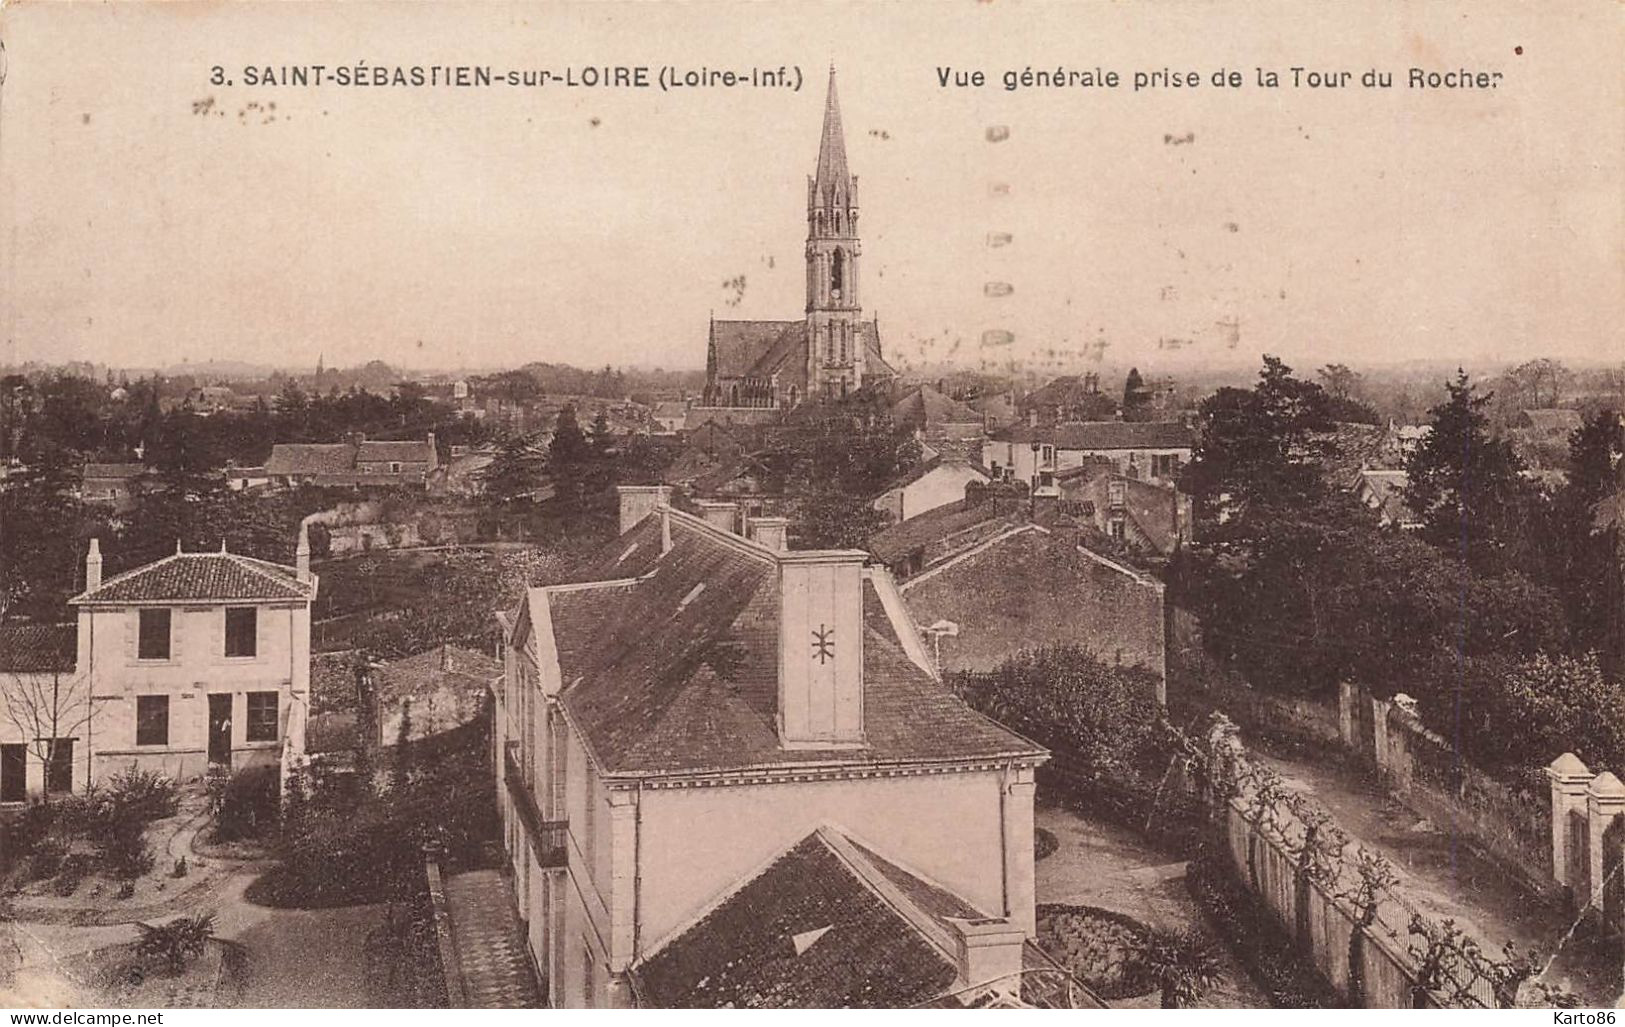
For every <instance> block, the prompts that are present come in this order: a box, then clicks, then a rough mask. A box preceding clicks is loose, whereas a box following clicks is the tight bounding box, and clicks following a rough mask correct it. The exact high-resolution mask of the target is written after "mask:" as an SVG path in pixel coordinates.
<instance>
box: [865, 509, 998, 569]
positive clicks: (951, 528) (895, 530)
mask: <svg viewBox="0 0 1625 1027" xmlns="http://www.w3.org/2000/svg"><path fill="white" fill-rule="evenodd" d="M1015 506H1016V505H1015V504H1013V503H1011V502H1010V501H1002V502H998V503H994V502H982V503H976V504H967V503H966V502H965V501H963V500H961V501H960V502H958V503H949V504H948V505H947V506H939V507H937V508H936V509H935V510H927V511H926V512H925V513H922V514H918V515H916V516H914V517H910V518H907V519H906V520H902V521H898V522H897V523H896V524H893V525H891V526H889V527H886V528H883V529H881V530H880V531H878V532H876V533H875V534H874V535H872V536H871V537H870V538H869V546H868V548H869V552H871V553H873V554H875V556H877V557H879V558H880V559H881V561H883V562H885V563H892V562H894V561H896V560H900V559H902V558H903V557H905V556H907V555H908V554H910V553H912V552H914V550H916V549H919V548H921V547H922V546H928V545H931V544H933V543H936V542H942V541H945V540H946V539H948V538H949V537H951V536H953V535H956V534H958V533H959V532H961V531H965V530H967V529H969V528H974V527H976V526H977V525H980V524H983V523H986V522H988V521H993V520H999V519H1003V520H1008V521H1009V522H1010V523H1011V524H1014V523H1015V522H1016V519H1017V510H1016V508H1015Z"/></svg>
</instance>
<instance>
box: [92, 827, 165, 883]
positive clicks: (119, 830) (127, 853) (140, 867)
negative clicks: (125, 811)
mask: <svg viewBox="0 0 1625 1027" xmlns="http://www.w3.org/2000/svg"><path fill="white" fill-rule="evenodd" d="M102 861H103V862H104V863H105V864H106V866H107V870H108V872H109V873H110V874H112V875H113V876H114V877H117V878H120V879H122V880H124V881H126V882H130V881H133V880H135V879H136V878H137V877H140V876H141V875H142V874H145V873H146V872H147V871H149V870H151V869H152V866H153V863H154V862H155V861H154V858H153V855H152V846H151V845H149V844H148V843H147V839H146V824H144V823H142V822H141V821H140V820H138V819H136V818H135V817H133V816H126V817H123V818H121V819H119V820H115V821H113V822H112V824H111V827H110V830H109V831H108V833H107V836H106V838H105V839H104V840H103V841H102ZM132 894H133V891H132Z"/></svg>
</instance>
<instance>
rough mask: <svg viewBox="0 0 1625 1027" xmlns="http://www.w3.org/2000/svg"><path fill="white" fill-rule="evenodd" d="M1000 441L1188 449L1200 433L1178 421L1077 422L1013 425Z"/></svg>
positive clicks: (1066, 446)
mask: <svg viewBox="0 0 1625 1027" xmlns="http://www.w3.org/2000/svg"><path fill="white" fill-rule="evenodd" d="M993 437H994V438H995V439H997V440H999V441H1000V442H1032V441H1034V440H1036V441H1038V442H1041V443H1046V444H1048V445H1052V446H1055V447H1056V448H1058V449H1084V450H1095V449H1181V448H1184V449H1188V448H1190V447H1191V446H1194V445H1195V444H1196V433H1195V432H1193V431H1192V430H1191V429H1189V428H1187V427H1186V426H1185V425H1183V424H1180V423H1178V422H1177V421H1077V422H1073V423H1071V424H1056V425H1039V426H1038V427H1036V428H1035V427H1032V426H1029V425H1025V424H1018V425H1013V426H1012V427H1009V428H1006V429H1005V430H1004V431H1001V432H998V433H996V434H995V435H994V436H993Z"/></svg>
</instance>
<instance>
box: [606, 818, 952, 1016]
mask: <svg viewBox="0 0 1625 1027" xmlns="http://www.w3.org/2000/svg"><path fill="white" fill-rule="evenodd" d="M921 900H924V901H923V902H922V901H921ZM982 915H983V914H982V913H980V912H978V911H977V910H975V909H973V908H972V907H970V906H969V905H967V904H966V903H965V902H964V901H963V900H961V899H959V898H958V897H957V896H955V895H953V894H952V893H949V892H947V891H944V890H943V889H941V888H938V887H937V886H936V885H933V884H931V883H929V882H927V881H923V880H921V879H920V878H918V877H915V876H914V875H912V874H910V873H908V872H907V871H905V870H903V869H901V868H899V867H897V866H895V865H893V864H891V863H888V862H887V861H886V860H884V859H882V858H881V857H879V856H877V855H875V854H874V853H873V852H870V851H869V850H867V849H864V848H863V847H862V846H860V845H858V844H857V843H855V842H853V841H852V840H851V839H849V838H847V837H846V836H844V835H842V834H840V833H839V832H836V831H834V830H833V829H830V828H821V829H819V830H818V831H815V832H814V833H812V834H809V835H808V836H807V837H805V838H803V839H802V840H801V841H799V842H797V843H796V844H795V845H794V846H792V847H791V848H790V849H789V850H788V851H787V852H785V853H783V854H782V855H781V856H779V858H778V859H777V860H775V861H774V862H773V864H772V865H771V866H769V867H768V868H767V869H766V870H764V871H762V872H761V873H760V874H759V875H757V876H756V877H755V878H753V879H751V880H750V881H748V882H746V883H745V884H744V886H743V887H741V888H740V889H739V890H738V891H736V892H734V893H733V894H732V895H730V896H728V897H727V898H726V899H725V900H724V901H723V902H722V903H721V904H720V905H718V906H717V907H716V908H715V909H713V910H712V911H711V912H710V913H709V914H707V915H706V916H705V917H704V918H703V919H701V920H700V921H699V922H698V923H697V924H695V925H694V926H692V927H690V928H689V929H688V930H687V931H686V932H684V933H683V934H682V935H680V936H678V937H677V938H676V939H674V940H673V941H671V942H670V943H668V944H667V945H666V946H665V947H663V948H661V949H660V950H659V951H658V952H656V953H655V954H654V956H653V957H651V958H650V959H649V960H647V961H646V962H645V963H643V964H642V965H641V966H639V967H638V968H637V969H636V970H635V971H634V973H635V974H636V977H637V984H638V991H639V995H640V997H641V998H642V999H643V1001H644V1003H645V1004H646V1005H649V1006H653V1007H659V1008H729V1007H731V1008H749V1009H763V1008H778V1009H784V1008H812V1009H841V1008H899V1007H906V1006H914V1005H919V1004H922V1003H926V1002H930V1001H932V1000H934V999H938V998H940V997H941V996H943V995H945V994H946V993H948V992H949V991H950V990H951V989H952V986H953V983H954V980H955V977H956V967H955V962H954V956H953V952H952V949H951V948H945V945H944V942H945V940H946V941H947V943H948V944H949V945H951V944H952V942H951V939H952V934H951V933H950V931H951V928H949V927H948V925H947V924H946V923H943V922H942V920H941V919H940V918H941V917H942V916H963V917H979V916H982Z"/></svg>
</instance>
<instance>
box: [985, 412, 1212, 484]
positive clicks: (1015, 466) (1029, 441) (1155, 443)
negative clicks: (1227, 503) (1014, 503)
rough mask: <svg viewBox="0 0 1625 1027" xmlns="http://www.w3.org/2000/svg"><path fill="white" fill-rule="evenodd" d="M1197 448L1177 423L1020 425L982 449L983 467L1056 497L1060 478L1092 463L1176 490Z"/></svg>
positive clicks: (1191, 433) (1192, 436) (1187, 430)
mask: <svg viewBox="0 0 1625 1027" xmlns="http://www.w3.org/2000/svg"><path fill="white" fill-rule="evenodd" d="M1195 446H1196V436H1195V432H1194V431H1192V430H1191V429H1190V428H1188V427H1186V426H1185V425H1183V424H1180V423H1177V422H1174V421H1084V422H1077V423H1072V424H1054V425H1044V424H1036V425H1034V424H1020V425H1016V426H1014V427H1011V428H1006V429H1004V430H1003V431H999V432H995V433H994V434H993V436H992V438H990V439H989V440H988V441H987V442H986V443H985V444H984V445H983V446H982V463H983V464H985V465H986V466H987V467H988V469H989V470H991V471H995V472H998V473H999V474H1000V475H1001V476H1003V477H1006V478H1011V479H1014V480H1017V481H1022V482H1025V483H1027V485H1028V486H1029V487H1030V488H1031V489H1032V490H1033V492H1034V494H1036V495H1044V494H1049V495H1054V494H1056V488H1055V478H1056V476H1057V475H1058V474H1060V473H1061V472H1062V471H1067V470H1071V469H1072V468H1075V467H1082V466H1083V464H1084V461H1086V460H1090V459H1092V458H1101V459H1104V460H1108V461H1110V462H1111V464H1112V466H1113V468H1114V469H1115V470H1116V471H1117V472H1118V473H1119V474H1123V475H1126V476H1128V477H1130V478H1136V479H1139V480H1142V481H1154V482H1160V483H1163V484H1170V485H1171V484H1173V483H1174V481H1175V479H1176V478H1177V476H1178V474H1179V469H1180V468H1181V467H1183V466H1185V465H1186V464H1188V463H1190V461H1191V453H1192V451H1193V450H1194V449H1195Z"/></svg>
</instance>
